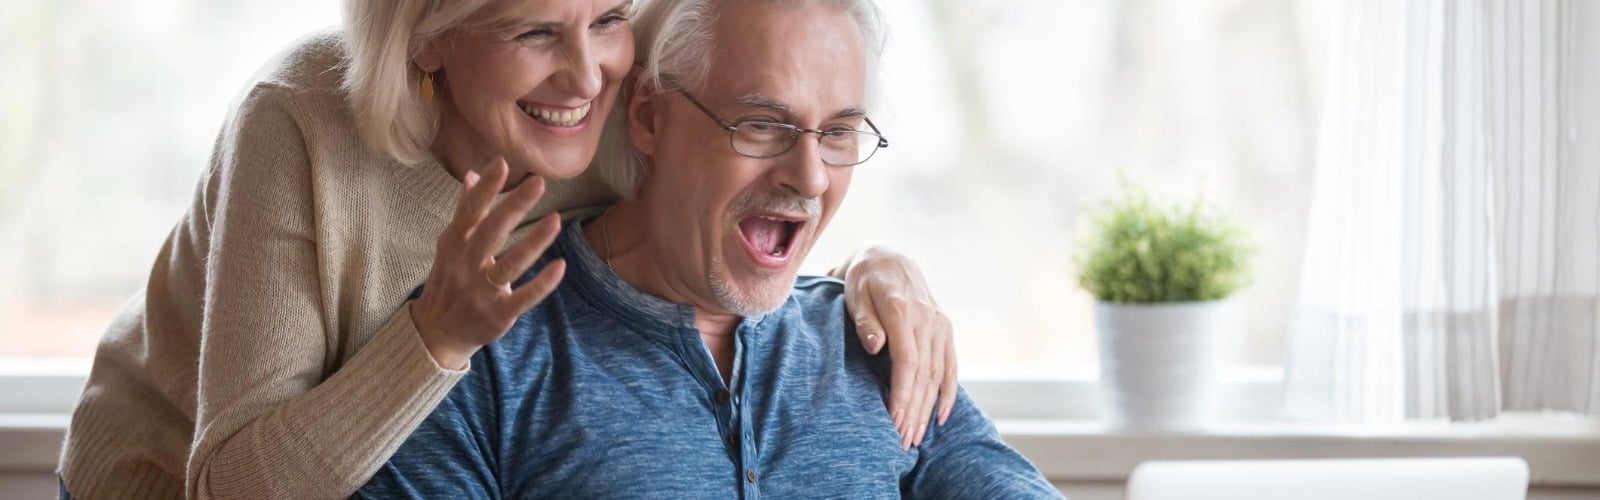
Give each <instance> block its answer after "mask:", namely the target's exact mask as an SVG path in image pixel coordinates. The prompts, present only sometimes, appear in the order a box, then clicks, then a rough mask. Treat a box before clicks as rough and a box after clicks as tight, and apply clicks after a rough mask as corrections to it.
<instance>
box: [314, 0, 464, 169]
mask: <svg viewBox="0 0 1600 500" xmlns="http://www.w3.org/2000/svg"><path fill="white" fill-rule="evenodd" d="M494 1H495V0H345V3H344V40H345V44H346V47H345V66H346V68H345V75H344V81H343V87H344V91H345V93H346V94H348V95H349V99H350V107H351V108H352V110H353V111H354V112H355V120H356V129H357V130H358V131H360V133H361V138H362V139H363V140H365V141H366V142H367V146H368V147H371V148H372V149H373V150H374V151H377V152H379V153H382V154H385V155H388V156H390V157H392V158H394V159H395V160H396V161H399V162H400V163H403V164H406V165H418V164H422V163H426V162H428V161H431V160H432V159H433V155H432V153H430V152H429V151H428V149H429V146H430V145H431V144H432V143H433V136H434V134H435V133H436V132H437V131H438V129H439V117H438V114H439V113H438V111H439V109H438V105H437V104H433V103H426V102H423V101H422V94H421V84H422V76H423V75H422V70H421V69H420V68H418V67H417V65H415V64H412V62H411V59H412V58H413V57H415V56H416V55H417V53H418V52H419V51H421V50H422V48H423V47H425V46H426V44H427V43H428V42H429V41H431V40H433V39H434V38H437V37H439V36H440V35H443V34H445V33H447V32H450V31H452V30H458V29H462V28H463V27H465V26H466V25H467V23H468V22H469V20H472V21H473V22H474V23H477V22H479V21H478V20H476V19H474V18H475V17H485V16H482V15H478V16H475V14H479V11H480V10H482V9H483V7H485V6H487V5H488V4H490V3H493V2H494ZM435 84H436V85H442V84H443V82H439V81H437V80H436V83H435Z"/></svg>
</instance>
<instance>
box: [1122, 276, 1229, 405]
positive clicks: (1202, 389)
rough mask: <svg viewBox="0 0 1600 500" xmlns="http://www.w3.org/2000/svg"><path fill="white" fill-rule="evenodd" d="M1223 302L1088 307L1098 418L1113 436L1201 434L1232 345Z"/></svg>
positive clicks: (1226, 303) (1227, 314)
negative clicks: (1095, 347) (1095, 341)
mask: <svg viewBox="0 0 1600 500" xmlns="http://www.w3.org/2000/svg"><path fill="white" fill-rule="evenodd" d="M1232 310H1233V307H1232V306H1231V304H1230V303H1229V302H1227V301H1223V300H1219V301H1211V302H1180V303H1164V304H1112V303H1106V302H1101V303H1098V304H1096V306H1095V324H1096V326H1097V327H1098V329H1099V331H1100V336H1099V339H1100V401H1101V405H1100V406H1101V413H1102V415H1103V416H1104V419H1105V421H1106V424H1107V425H1108V426H1109V427H1110V428H1112V429H1118V430H1129V431H1189V430H1204V429H1206V428H1209V427H1211V426H1212V425H1214V424H1215V423H1216V415H1217V393H1218V390H1219V385H1220V384H1219V381H1218V374H1219V372H1220V370H1221V368H1222V363H1223V356H1224V353H1225V352H1227V347H1228V344H1229V341H1230V340H1231V338H1232V329H1233V320H1232V317H1231V312H1232Z"/></svg>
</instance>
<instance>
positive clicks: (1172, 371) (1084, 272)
mask: <svg viewBox="0 0 1600 500" xmlns="http://www.w3.org/2000/svg"><path fill="white" fill-rule="evenodd" d="M1090 222H1091V223H1090V224H1089V225H1088V226H1086V229H1087V231H1086V238H1085V239H1084V242H1083V246H1082V247H1080V248H1081V250H1080V253H1079V254H1078V256H1077V258H1076V261H1077V265H1078V270H1079V275H1078V284H1079V285H1080V286H1082V287H1083V288H1084V289H1086V290H1088V291H1089V293H1091V294H1093V295H1094V297H1095V299H1096V301H1097V303H1096V305H1095V325H1096V327H1097V329H1098V330H1099V346H1100V347H1099V354H1100V394H1101V398H1100V400H1101V406H1102V414H1103V415H1104V417H1105V419H1106V422H1107V424H1108V425H1109V426H1111V427H1112V428H1116V429H1124V430H1199V429H1204V428H1206V427H1209V426H1210V425H1212V424H1213V423H1214V422H1215V420H1216V408H1217V392H1218V387H1219V382H1218V380H1217V378H1218V372H1219V370H1220V369H1221V365H1222V362H1223V361H1222V360H1223V353H1224V352H1225V351H1226V350H1227V346H1228V343H1229V340H1231V338H1232V335H1231V334H1232V332H1231V330H1232V325H1233V320H1232V317H1231V315H1232V309H1233V306H1232V305H1231V303H1230V302H1229V301H1228V300H1227V299H1228V297H1229V296H1230V295H1232V294H1233V292H1234V291H1236V290H1238V289H1239V288H1240V287H1241V286H1242V285H1244V283H1245V281H1246V274H1247V271H1246V266H1245V260H1246V258H1247V254H1248V253H1249V250H1248V249H1247V247H1246V245H1245V243H1244V239H1245V237H1244V232H1243V231H1242V230H1241V229H1240V228H1239V226H1238V225H1237V224H1235V223H1234V222H1233V221H1232V220H1230V219H1229V218H1227V217H1226V216H1224V215H1223V214H1221V213H1220V212H1219V211H1217V210H1215V209H1214V208H1213V207H1211V206H1209V205H1207V204H1205V203H1204V202H1201V201H1195V202H1193V203H1186V204H1174V203H1157V202H1154V201H1152V200H1151V199H1150V197H1149V196H1148V195H1147V194H1145V193H1143V192H1141V191H1137V190H1132V189H1130V190H1127V193H1126V194H1124V195H1122V196H1121V197H1119V198H1114V199H1112V200H1109V201H1107V202H1106V204H1105V206H1104V207H1102V209H1101V210H1099V211H1097V212H1095V213H1093V215H1092V216H1091V219H1090Z"/></svg>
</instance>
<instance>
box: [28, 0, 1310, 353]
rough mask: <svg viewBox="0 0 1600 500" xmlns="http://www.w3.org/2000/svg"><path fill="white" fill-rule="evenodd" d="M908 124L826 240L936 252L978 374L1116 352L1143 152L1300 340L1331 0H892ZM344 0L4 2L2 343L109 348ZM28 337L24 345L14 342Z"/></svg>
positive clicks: (1276, 338) (889, 115) (897, 78)
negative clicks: (185, 219) (283, 69)
mask: <svg viewBox="0 0 1600 500" xmlns="http://www.w3.org/2000/svg"><path fill="white" fill-rule="evenodd" d="M884 3H885V4H886V7H887V8H888V12H889V25H890V45H889V47H888V52H887V53H886V56H885V57H886V58H885V62H884V67H883V71H884V74H883V78H884V83H885V85H884V88H883V90H884V94H885V95H884V97H885V100H884V101H883V102H884V104H885V106H883V107H882V109H881V110H879V111H876V112H875V113H874V116H873V118H874V121H875V122H877V123H878V124H879V125H880V126H881V128H882V129H883V131H884V133H885V134H886V135H887V136H888V137H890V138H891V140H892V141H893V143H894V146H893V147H891V148H890V149H888V150H885V151H884V152H882V153H880V155H879V156H878V157H875V158H873V160H872V161H871V162H869V163H867V164H865V165H863V166H861V167H858V170H857V174H856V176H855V178H854V184H853V186H852V193H851V195H850V197H849V199H848V200H847V201H846V203H845V205H844V208H843V210H842V212H841V213H840V214H839V215H838V216H837V217H836V218H835V219H834V220H835V222H834V224H833V226H831V227H830V229H829V234H828V235H827V236H826V237H825V238H824V239H823V241H822V243H821V245H819V247H818V248H817V251H816V252H814V254H813V255H812V258H811V261H810V269H811V270H813V271H819V270H821V269H826V268H827V267H830V266H831V265H833V264H834V263H836V262H838V261H839V260H840V259H842V258H843V256H844V255H845V253H846V252H847V251H848V250H849V249H850V248H853V247H856V246H857V245H859V244H860V243H861V242H863V241H867V240H883V241H888V242H891V243H893V244H895V245H896V246H898V247H900V248H901V249H903V250H905V251H907V252H908V253H910V254H912V255H913V256H915V257H916V258H917V259H918V260H919V262H920V263H921V264H922V267H923V269H924V270H925V271H926V272H927V273H928V275H929V277H930V279H931V280H932V282H933V285H934V287H935V293H936V294H937V296H938V298H939V299H940V302H941V304H942V305H943V306H944V307H945V308H946V309H947V310H948V312H949V314H950V315H951V317H952V318H953V319H954V321H955V323H956V326H957V342H958V346H959V348H960V350H961V356H962V361H963V365H962V366H963V370H964V372H965V373H967V374H983V373H1006V374H1012V373H1028V374H1035V375H1037V374H1043V375H1046V376H1054V375H1064V374H1078V373H1093V371H1094V369H1095V366H1096V362H1095V358H1096V355H1095V347H1094V326H1093V318H1092V301H1091V299H1090V298H1089V297H1088V296H1087V295H1086V294H1084V293H1083V292H1082V291H1080V290H1079V289H1078V288H1077V286H1076V280H1075V278H1074V276H1073V271H1072V269H1071V258H1070V255H1071V254H1072V251H1073V247H1074V242H1075V240H1076V235H1077V222H1078V220H1079V216H1080V214H1081V212H1082V211H1083V209H1084V208H1085V207H1088V206H1091V205H1093V204H1094V203H1095V202H1096V201H1098V200H1100V199H1102V198H1104V197H1106V196H1108V195H1111V194H1113V193H1115V192H1116V191H1117V189H1118V188H1119V180H1118V179H1119V176H1122V175H1125V176H1126V177H1128V178H1130V179H1132V180H1134V181H1136V182H1139V183H1142V184H1145V185H1147V186H1148V187H1149V188H1150V189H1151V190H1152V191H1154V192H1156V193H1158V194H1160V193H1166V194H1170V195H1172V196H1174V197H1181V198H1189V197H1193V196H1196V195H1204V196H1206V197H1207V198H1208V199H1211V200H1213V201H1215V202H1217V203H1219V204H1220V205H1222V206H1224V207H1226V208H1227V209H1229V210H1231V211H1232V212H1234V213H1236V214H1238V215H1239V216H1240V217H1241V218H1242V219H1243V220H1244V221H1245V222H1246V223H1248V225H1249V226H1251V227H1252V228H1253V229H1254V231H1255V234H1256V236H1257V246H1258V247H1259V254H1258V256H1257V258H1256V261H1255V268H1256V273H1255V276H1256V279H1255V284H1254V286H1252V287H1251V288H1249V289H1247V290H1246V291H1245V292H1244V293H1243V294H1242V295H1241V296H1240V301H1241V302H1242V304H1243V307H1244V308H1245V311H1246V313H1247V314H1245V315H1244V316H1245V317H1247V318H1249V320H1248V322H1247V324H1245V325H1244V330H1245V335H1244V337H1243V339H1242V342H1241V348H1240V350H1239V360H1240V362H1241V363H1243V364H1245V365H1255V366H1274V365H1277V364H1279V363H1281V351H1282V345H1283V342H1282V336H1283V333H1284V330H1285V329H1286V327H1287V324H1288V314H1289V311H1290V306H1291V301H1292V299H1293V297H1294V295H1295V289H1296V285H1297V279H1298V276H1299V266H1300V246H1301V244H1302V239H1303V232H1302V231H1303V230H1302V222H1303V220H1304V217H1305V212H1306V207H1307V196H1308V192H1309V186H1310V172H1311V167H1312V160H1313V147H1312V142H1311V140H1312V138H1313V137H1314V133H1313V132H1314V130H1313V129H1314V126H1315V123H1316V121H1315V116H1314V115H1315V113H1314V110H1315V109H1316V104H1317V103H1318V102H1319V99H1318V97H1317V96H1318V89H1317V88H1316V82H1317V81H1318V79H1317V75H1318V74H1319V71H1320V67H1319V64H1320V60H1321V58H1320V56H1319V53H1320V52H1321V50H1320V44H1321V37H1320V35H1321V34H1322V32H1323V31H1324V30H1325V26H1324V25H1323V22H1324V21H1323V19H1324V18H1325V17H1326V16H1322V15H1320V14H1321V11H1320V10H1319V9H1321V8H1322V4H1323V3H1326V0H1294V1H1278V0H1206V1H1196V0H1123V1H1119V2H1107V1H1090V0H1072V1H1059V0H1002V1H979V0H888V1H885V2H884ZM338 9H339V3H338V2H332V1H328V0H293V1H288V2H250V1H241V0H227V1H221V0H207V1H200V0H160V1H155V2H110V3H106V2H90V1H87V0H20V2H11V4H10V5H8V7H7V11H8V13H7V15H6V16H4V18H3V19H0V42H3V43H0V59H4V60H6V61H10V62H11V63H10V64H8V68H7V72H6V77H4V78H0V108H3V109H5V110H6V112H5V113H4V114H0V283H6V284H7V285H8V286H5V287H0V364H4V363H13V364H14V366H22V365H21V364H17V363H16V361H15V360H17V359H19V358H21V359H29V360H37V359H41V358H77V359H80V360H81V359H86V358H88V357H90V356H92V354H93V347H94V343H95V341H96V340H97V339H98V337H99V336H100V334H101V332H102V331H103V329H104V328H105V326H106V324H107V323H108V322H109V320H110V318H111V317H112V316H113V315H114V314H115V313H116V312H117V310H118V308H119V307H120V306H121V304H122V303H124V302H125V301H126V300H127V299H128V297H130V296H131V295H132V294H134V293H135V292H136V291H138V290H139V289H140V288H141V286H142V284H143V283H144V280H145V277H146V275H147V273H148V272H149V268H150V264H151V262H152V260H153V258H154V256H155V254H156V252H157V250H158V249H159V247H160V245H161V244H162V243H163V241H164V239H165V237H166V235H167V233H168V231H169V230H170V229H171V227H172V224H173V223H174V222H175V221H176V220H177V219H178V217H179V216H180V215H181V214H182V213H183V211H184V210H185V209H186V208H187V207H188V202H189V199H190V197H191V196H192V194H193V190H194V186H195V183H196V180H197V178H198V175H199V173H200V172H201V170H202V169H203V168H204V167H205V164H206V161H207V156H208V154H209V151H210V148H211V146H212V142H213V140H214V139H215V137H216V133H217V130H218V128H219V126H220V124H221V122H222V120H223V118H224V116H225V115H226V113H227V112H228V110H229V105H230V101H231V100H232V99H233V98H234V97H235V96H236V95H237V94H238V93H239V92H240V91H241V90H242V89H243V88H244V85H246V83H247V82H248V81H250V78H251V75H252V74H253V73H254V72H255V71H256V70H257V69H258V68H259V67H261V65H262V64H264V63H265V62H266V61H267V60H268V59H269V58H270V57H271V56H272V55H273V54H275V53H277V52H278V51H280V50H282V49H283V48H285V47H287V46H288V45H289V44H290V43H291V42H292V41H293V40H295V39H297V38H299V37H300V36H302V35H304V34H306V33H309V32H311V31H314V30H316V29H319V28H322V27H329V26H332V25H334V24H336V23H337V22H338V16H339V12H338ZM7 358H9V359H11V360H12V361H4V360H5V359H7Z"/></svg>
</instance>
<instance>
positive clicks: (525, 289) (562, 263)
mask: <svg viewBox="0 0 1600 500" xmlns="http://www.w3.org/2000/svg"><path fill="white" fill-rule="evenodd" d="M566 274H567V261H566V260H563V259H556V260H553V261H550V263H549V264H545V266H544V269H540V270H539V274H538V275H537V276H534V277H533V279H532V280H530V281H528V282H527V283H523V284H522V286H520V287H517V290H516V291H514V292H512V293H511V304H512V309H513V310H514V311H515V314H518V315H520V314H522V313H523V312H526V311H527V310H529V309H533V306H537V305H539V303H540V302H544V299H546V298H548V297H550V293H551V292H554V291H555V290H556V286H558V285H560V284H561V278H562V277H563V276H566Z"/></svg>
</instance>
